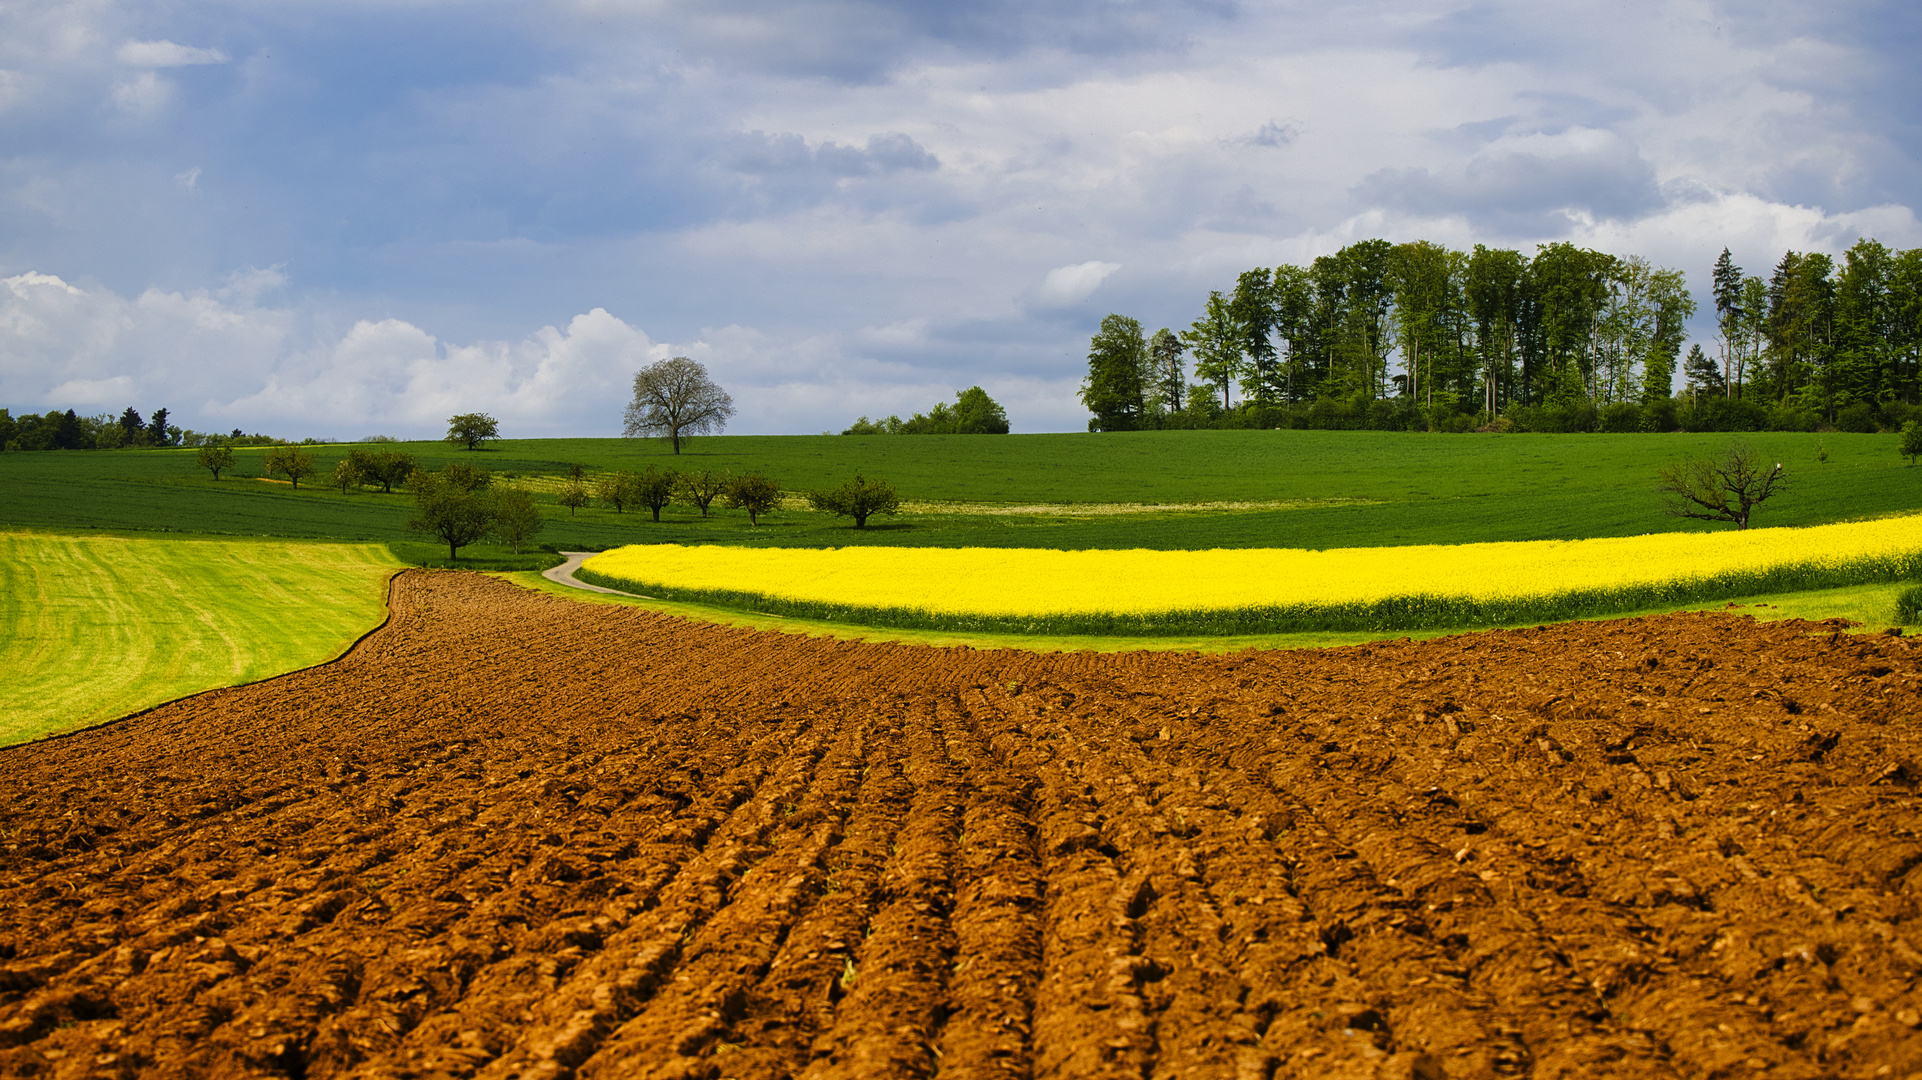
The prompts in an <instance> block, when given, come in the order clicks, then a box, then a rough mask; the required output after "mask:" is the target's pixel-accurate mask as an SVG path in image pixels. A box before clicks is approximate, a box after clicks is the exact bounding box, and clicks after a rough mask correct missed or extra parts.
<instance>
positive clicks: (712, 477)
mask: <svg viewBox="0 0 1922 1080" xmlns="http://www.w3.org/2000/svg"><path fill="white" fill-rule="evenodd" d="M726 487H727V478H726V477H725V476H722V475H720V474H718V473H714V472H711V471H709V470H707V469H702V470H701V471H699V472H684V473H682V474H681V489H680V495H679V497H680V498H681V499H682V501H684V502H687V503H691V504H693V505H694V506H698V507H700V509H701V516H702V517H706V516H707V508H708V506H709V505H711V504H712V503H713V502H714V500H715V499H717V498H720V496H721V492H722V491H723V490H725V489H726Z"/></svg>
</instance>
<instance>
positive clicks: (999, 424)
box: [841, 386, 1008, 435]
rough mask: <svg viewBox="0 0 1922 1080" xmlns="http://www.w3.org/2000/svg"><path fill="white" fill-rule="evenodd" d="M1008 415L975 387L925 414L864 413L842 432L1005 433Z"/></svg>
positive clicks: (851, 433) (850, 433)
mask: <svg viewBox="0 0 1922 1080" xmlns="http://www.w3.org/2000/svg"><path fill="white" fill-rule="evenodd" d="M1007 433H1008V414H1007V411H1006V410H1005V409H1003V408H1002V407H1001V405H1000V403H999V402H997V401H995V400H994V399H993V398H991V397H989V396H988V392H987V391H985V390H983V389H981V388H980V387H978V386H970V387H968V388H967V389H966V390H962V391H960V392H958V393H956V394H955V395H954V404H953V405H949V404H948V403H947V402H945V401H937V402H935V403H934V408H932V409H929V410H928V411H927V412H925V413H915V414H914V416H913V417H912V418H910V419H907V420H903V419H901V418H900V417H898V416H890V417H888V418H887V419H886V420H869V419H868V418H867V417H865V416H863V417H861V418H860V419H859V420H856V421H855V422H854V423H853V424H851V425H849V426H848V429H847V430H846V431H843V432H842V433H841V434H843V435H1006V434H1007Z"/></svg>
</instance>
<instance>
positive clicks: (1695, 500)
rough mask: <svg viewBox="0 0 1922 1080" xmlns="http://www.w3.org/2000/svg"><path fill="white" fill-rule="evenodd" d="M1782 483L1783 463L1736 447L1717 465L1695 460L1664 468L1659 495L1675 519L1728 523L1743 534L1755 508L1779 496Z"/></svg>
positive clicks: (1737, 444) (1740, 446)
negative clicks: (1742, 531) (1663, 498)
mask: <svg viewBox="0 0 1922 1080" xmlns="http://www.w3.org/2000/svg"><path fill="white" fill-rule="evenodd" d="M1785 479H1786V478H1785V476H1784V474H1783V472H1782V463H1781V462H1779V461H1777V462H1770V461H1768V460H1767V459H1765V458H1763V457H1762V455H1761V454H1759V453H1757V452H1756V451H1754V450H1753V449H1751V448H1750V447H1748V446H1746V445H1744V444H1742V443H1736V444H1735V445H1733V446H1731V447H1729V449H1728V452H1727V453H1726V454H1723V455H1722V456H1721V458H1719V459H1711V458H1698V459H1694V460H1691V461H1684V462H1681V463H1679V464H1675V465H1670V466H1668V467H1666V468H1664V469H1663V470H1662V471H1661V484H1660V489H1661V492H1662V494H1663V495H1665V496H1667V498H1668V505H1669V513H1670V514H1673V515H1674V516H1676V517H1684V518H1694V519H1696V520H1698V521H1726V522H1730V523H1731V524H1733V525H1734V526H1735V527H1736V528H1737V529H1746V528H1748V523H1749V516H1750V515H1751V514H1753V513H1754V512H1755V508H1756V507H1757V506H1760V505H1761V504H1762V503H1763V502H1764V501H1765V500H1767V499H1769V498H1772V497H1774V496H1775V495H1778V494H1780V493H1781V491H1782V488H1783V484H1784V481H1785Z"/></svg>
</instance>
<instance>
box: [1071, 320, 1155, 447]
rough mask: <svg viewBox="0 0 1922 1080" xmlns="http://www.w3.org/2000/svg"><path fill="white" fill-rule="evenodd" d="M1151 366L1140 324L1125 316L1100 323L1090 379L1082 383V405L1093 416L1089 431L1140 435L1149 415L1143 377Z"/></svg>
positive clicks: (1091, 344) (1091, 345) (1091, 354)
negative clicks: (1145, 415)
mask: <svg viewBox="0 0 1922 1080" xmlns="http://www.w3.org/2000/svg"><path fill="white" fill-rule="evenodd" d="M1147 366H1148V342H1147V340H1146V339H1145V338H1143V337H1142V336H1141V324H1140V323H1139V322H1137V321H1136V320H1134V319H1130V318H1128V317H1127V316H1126V315H1110V316H1108V317H1107V318H1105V319H1102V320H1101V329H1100V330H1098V331H1096V332H1095V335H1094V337H1093V339H1091V340H1090V341H1089V342H1088V377H1087V378H1086V379H1084V380H1083V381H1082V383H1081V403H1082V404H1083V405H1085V406H1087V407H1088V411H1089V412H1091V413H1093V414H1094V419H1093V420H1091V421H1089V422H1088V430H1090V431H1137V430H1139V429H1140V428H1141V418H1142V414H1143V413H1144V412H1145V411H1146V408H1145V407H1146V401H1145V395H1144V393H1143V389H1144V388H1143V385H1142V373H1143V371H1144V370H1145V369H1146V368H1147Z"/></svg>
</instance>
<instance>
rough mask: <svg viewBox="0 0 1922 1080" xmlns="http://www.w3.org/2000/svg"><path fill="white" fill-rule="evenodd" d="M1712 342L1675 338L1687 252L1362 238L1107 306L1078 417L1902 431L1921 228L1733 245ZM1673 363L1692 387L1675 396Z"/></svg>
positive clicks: (1919, 388)
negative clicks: (1189, 315) (1762, 253)
mask: <svg viewBox="0 0 1922 1080" xmlns="http://www.w3.org/2000/svg"><path fill="white" fill-rule="evenodd" d="M1712 277H1713V294H1714V303H1715V310H1716V316H1717V325H1718V327H1719V328H1720V339H1719V340H1718V342H1717V343H1716V347H1715V353H1716V355H1715V356H1710V355H1709V354H1708V353H1706V352H1704V351H1703V350H1702V349H1701V348H1700V347H1699V346H1696V347H1695V348H1692V349H1690V350H1689V352H1688V355H1687V357H1686V359H1684V358H1683V356H1682V347H1683V345H1684V344H1685V343H1686V340H1687V334H1686V323H1687V320H1688V319H1689V318H1690V317H1692V316H1693V315H1694V314H1695V311H1696V308H1697V304H1696V300H1695V298H1694V297H1693V296H1692V295H1691V294H1690V292H1689V289H1688V286H1687V282H1686V279H1685V277H1684V275H1683V273H1682V272H1681V271H1679V270H1670V269H1664V268H1660V267H1656V266H1654V265H1653V264H1651V263H1650V262H1649V261H1648V260H1646V259H1644V258H1642V257H1640V256H1636V255H1629V256H1615V255H1610V254H1607V253H1604V252H1599V251H1592V250H1589V249H1585V248H1580V247H1577V246H1575V245H1573V244H1569V243H1554V244H1545V245H1542V246H1540V247H1539V248H1538V249H1537V250H1536V252H1535V254H1534V255H1533V256H1532V257H1531V256H1527V255H1524V254H1523V253H1521V252H1519V251H1514V250H1508V249H1496V248H1489V247H1486V246H1483V245H1476V247H1475V248H1474V250H1473V251H1459V250H1452V249H1449V248H1446V247H1443V246H1441V245H1438V244H1433V243H1429V242H1427V241H1416V242H1413V243H1406V244H1392V243H1389V242H1388V241H1386V240H1366V241H1362V242H1359V243H1355V244H1350V245H1349V246H1347V247H1345V248H1342V249H1341V250H1340V251H1338V252H1336V253H1334V254H1333V255H1326V256H1322V257H1320V258H1317V259H1315V260H1314V261H1313V262H1312V263H1310V264H1309V265H1307V266H1287V265H1284V266H1278V267H1274V268H1272V269H1269V268H1258V269H1254V270H1250V271H1247V272H1246V273H1243V274H1241V275H1240V276H1239V278H1238V279H1237V281H1236V283H1235V286H1234V288H1233V289H1232V290H1230V291H1227V292H1221V291H1217V292H1213V293H1211V294H1210V295H1209V297H1208V300H1207V303H1206V304H1205V305H1204V307H1203V311H1202V314H1201V316H1200V317H1199V318H1197V319H1196V320H1195V321H1194V322H1193V323H1192V324H1191V325H1190V326H1189V327H1188V329H1186V330H1183V331H1181V332H1180V333H1175V332H1173V331H1170V330H1167V329H1163V330H1160V331H1158V332H1156V333H1154V334H1152V335H1149V334H1147V333H1146V332H1145V330H1144V328H1143V327H1142V326H1141V324H1140V323H1139V322H1137V321H1135V320H1134V319H1130V318H1127V317H1125V316H1121V315H1112V316H1110V317H1109V318H1108V319H1105V320H1103V322H1102V325H1101V328H1100V330H1099V331H1098V332H1097V333H1096V334H1095V335H1094V337H1093V339H1092V340H1091V342H1090V346H1089V353H1088V375H1087V378H1086V380H1085V381H1084V383H1083V385H1082V391H1081V398H1082V402H1083V403H1084V404H1085V405H1086V406H1087V408H1088V410H1089V412H1090V413H1092V414H1093V419H1092V420H1091V421H1090V423H1089V427H1090V429H1091V430H1101V431H1127V430H1137V429H1143V428H1163V427H1318V428H1376V429H1417V430H1447V431H1466V430H1471V429H1477V428H1480V429H1495V430H1536V431H1638V430H1642V431H1666V430H1674V429H1677V428H1680V429H1684V430H1699V431H1716V430H1723V431H1744V430H1763V429H1781V430H1814V429H1816V428H1818V427H1821V426H1824V425H1830V426H1833V427H1835V428H1838V429H1841V430H1851V431H1873V430H1894V429H1896V428H1899V427H1900V426H1901V424H1902V423H1903V422H1905V421H1907V420H1908V419H1914V418H1922V408H1919V407H1918V403H1919V402H1922V249H1917V250H1910V251H1895V250H1892V249H1890V248H1888V247H1886V246H1884V245H1882V244H1880V243H1878V242H1876V241H1874V240H1862V241H1859V242H1858V243H1856V244H1855V245H1854V246H1853V247H1852V248H1850V249H1849V251H1848V253H1847V254H1846V255H1845V256H1844V257H1843V259H1842V262H1841V265H1840V266H1839V267H1838V266H1837V265H1836V263H1835V261H1834V260H1833V259H1831V258H1829V257H1828V256H1826V255H1821V254H1807V253H1798V252H1790V253H1788V254H1787V255H1785V256H1784V257H1783V259H1782V260H1781V262H1780V263H1778V264H1777V266H1776V268H1775V270H1774V271H1773V273H1772V274H1771V276H1770V278H1769V279H1768V280H1767V281H1763V280H1761V279H1759V278H1755V277H1746V276H1744V275H1743V274H1742V272H1741V270H1740V268H1739V267H1736V266H1735V265H1734V262H1733V260H1732V258H1731V257H1730V256H1729V254H1728V253H1727V252H1726V251H1725V252H1723V254H1722V257H1721V259H1720V260H1718V262H1717V263H1716V265H1715V267H1714V270H1713V274H1712ZM1678 364H1679V365H1680V366H1681V368H1682V375H1683V376H1684V379H1685V381H1686V384H1687V386H1688V388H1689V390H1688V393H1687V394H1686V395H1684V396H1683V397H1682V398H1681V399H1679V400H1678V399H1676V398H1674V397H1672V395H1671V387H1672V385H1673V384H1674V382H1675V377H1676V374H1677V367H1678Z"/></svg>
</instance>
